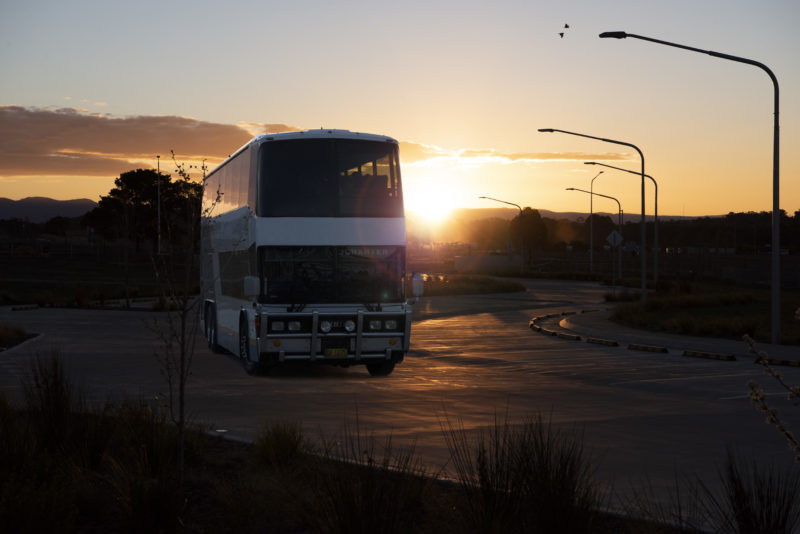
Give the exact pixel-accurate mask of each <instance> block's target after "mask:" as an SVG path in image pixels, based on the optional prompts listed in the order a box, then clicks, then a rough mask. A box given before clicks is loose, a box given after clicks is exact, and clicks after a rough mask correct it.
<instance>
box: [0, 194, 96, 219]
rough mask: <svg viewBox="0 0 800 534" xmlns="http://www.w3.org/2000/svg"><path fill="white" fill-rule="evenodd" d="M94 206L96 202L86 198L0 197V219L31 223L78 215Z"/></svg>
mask: <svg viewBox="0 0 800 534" xmlns="http://www.w3.org/2000/svg"><path fill="white" fill-rule="evenodd" d="M95 206H97V202H95V201H93V200H89V199H88V198H79V199H74V200H54V199H52V198H45V197H28V198H23V199H21V200H11V199H10V198H0V220H3V219H27V220H28V221H30V222H32V223H43V222H47V221H49V220H50V219H52V218H53V217H70V218H71V217H80V216H81V215H83V214H84V213H86V212H88V211H91V210H92V209H93V208H94V207H95Z"/></svg>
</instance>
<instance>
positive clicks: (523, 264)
mask: <svg viewBox="0 0 800 534" xmlns="http://www.w3.org/2000/svg"><path fill="white" fill-rule="evenodd" d="M478 198H484V199H486V200H494V201H495V202H501V203H503V204H508V205H509V206H514V207H516V208H517V209H518V210H519V256H520V263H519V273H520V274H522V273H523V270H524V266H525V254H524V253H523V241H522V208H521V207H520V205H519V204H514V203H513V202H506V201H505V200H499V199H497V198H492V197H478Z"/></svg>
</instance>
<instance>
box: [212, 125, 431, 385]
mask: <svg viewBox="0 0 800 534" xmlns="http://www.w3.org/2000/svg"><path fill="white" fill-rule="evenodd" d="M201 228H202V237H201V254H202V272H201V293H202V298H203V309H202V313H203V322H204V327H205V333H206V336H207V339H208V342H209V346H210V347H211V348H212V350H215V351H220V350H222V349H224V350H227V351H229V352H231V353H233V354H234V355H238V356H239V358H240V359H241V361H242V363H243V365H244V368H245V370H246V371H247V372H248V373H260V372H264V371H268V370H269V369H270V368H272V367H273V366H275V365H278V364H280V363H282V362H289V361H293V360H304V361H312V362H320V363H331V364H337V365H344V366H349V365H355V364H364V365H366V367H367V369H368V370H369V372H370V374H372V375H388V374H389V373H391V372H392V370H393V369H394V367H395V364H397V363H399V362H401V361H402V360H403V358H404V356H405V354H406V353H407V352H408V349H409V342H410V336H411V303H412V302H413V300H412V301H407V300H406V272H405V270H406V257H405V255H406V224H405V213H404V208H403V192H402V185H401V180H400V163H399V156H398V144H397V141H396V140H394V139H392V138H390V137H385V136H380V135H371V134H363V133H355V132H350V131H347V130H327V129H323V130H309V131H303V132H288V133H280V134H274V135H259V136H256V137H254V138H253V139H252V140H250V141H249V142H248V143H247V144H246V145H244V146H243V147H242V148H240V149H239V150H238V151H236V153H234V154H233V155H232V156H230V157H229V158H228V159H226V160H225V161H224V162H223V163H222V164H220V165H219V166H218V167H217V168H216V169H214V170H213V171H212V172H211V173H209V174H208V176H207V177H206V178H205V179H204V184H203V210H202V218H201ZM412 285H414V290H413V291H414V293H415V294H414V297H417V296H419V295H420V294H421V282H419V283H417V282H414V283H413V284H412Z"/></svg>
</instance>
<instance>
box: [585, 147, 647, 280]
mask: <svg viewBox="0 0 800 534" xmlns="http://www.w3.org/2000/svg"><path fill="white" fill-rule="evenodd" d="M583 164H584V165H600V166H601V167H608V168H609V169H616V170H618V171H623V172H629V173H631V174H636V175H638V174H639V173H638V172H636V171H630V170H628V169H623V168H622V167H614V166H613V165H606V164H605V163H598V162H596V161H584V162H583ZM644 177H645V178H650V181H651V182H653V186H655V192H656V194H655V210H654V214H655V216H654V219H653V220H654V223H655V231H654V232H653V251H654V252H653V283H654V284H655V286H656V288H658V253H659V250H658V183H656V180H655V178H653V177H652V176H650V175H649V174H645V175H644Z"/></svg>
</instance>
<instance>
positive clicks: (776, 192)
mask: <svg viewBox="0 0 800 534" xmlns="http://www.w3.org/2000/svg"><path fill="white" fill-rule="evenodd" d="M600 37H601V38H604V39H605V38H612V39H625V38H627V37H630V38H631V39H641V40H643V41H649V42H651V43H656V44H662V45H666V46H672V47H674V48H682V49H683V50H689V51H691V52H699V53H701V54H707V55H709V56H712V57H718V58H720V59H727V60H730V61H736V62H738V63H746V64H747V65H753V66H754V67H758V68H760V69H761V70H763V71H764V72H766V73H767V76H769V78H770V79H771V80H772V86H773V88H774V108H775V113H774V119H773V127H772V130H773V137H772V343H774V344H779V343H780V341H781V320H780V319H781V318H780V312H781V264H780V260H781V257H780V248H781V238H780V237H781V236H780V232H781V211H780V201H779V200H780V169H779V160H780V158H779V154H780V148H779V147H780V126H779V122H778V108H779V106H778V103H779V90H778V78H776V77H775V74H774V73H773V72H772V71H771V70H770V68H769V67H767V66H766V65H764V64H763V63H761V62H759V61H754V60H752V59H747V58H743V57H739V56H732V55H730V54H723V53H722V52H714V51H713V50H702V49H700V48H695V47H693V46H686V45H682V44H678V43H671V42H669V41H662V40H660V39H653V38H652V37H644V36H642V35H635V34H632V33H627V32H621V31H617V32H603V33H601V34H600ZM642 174H644V171H642Z"/></svg>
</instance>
